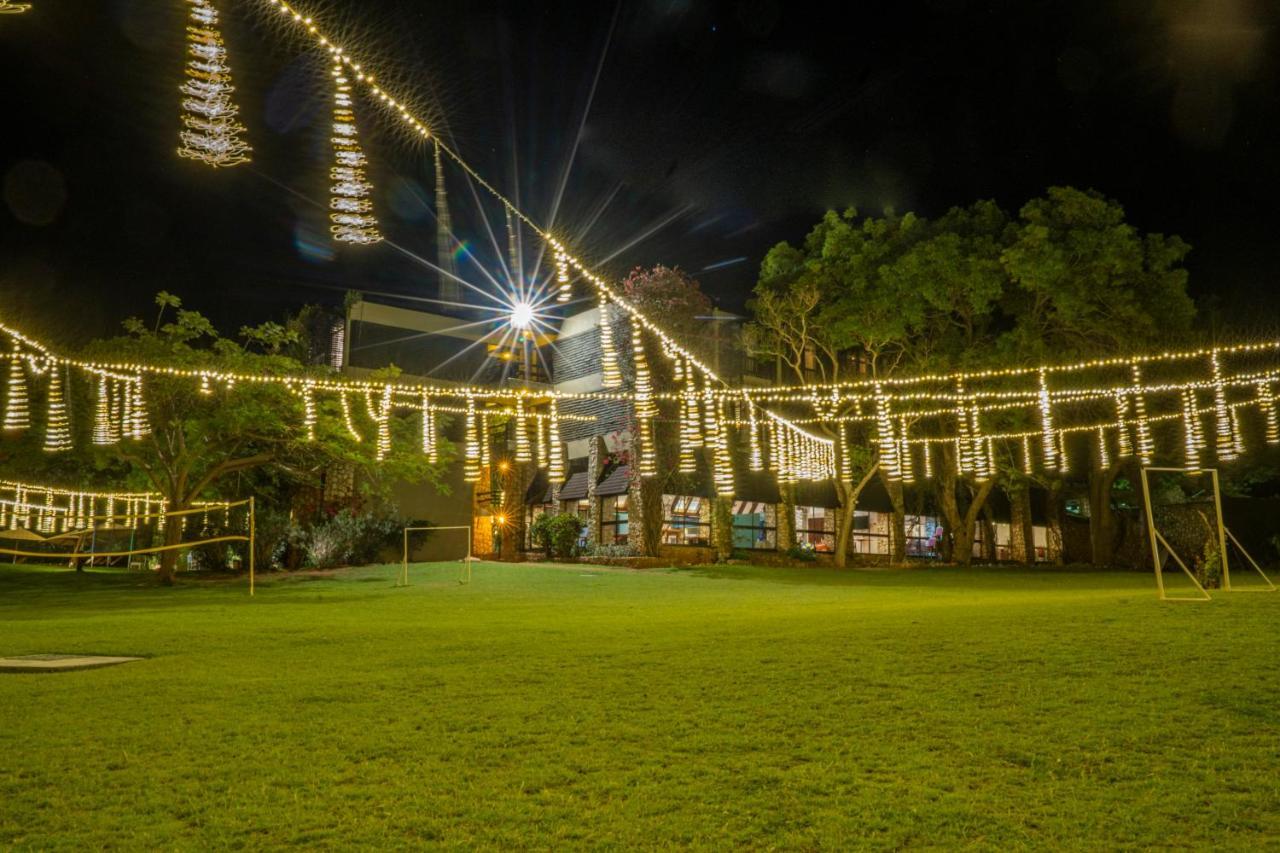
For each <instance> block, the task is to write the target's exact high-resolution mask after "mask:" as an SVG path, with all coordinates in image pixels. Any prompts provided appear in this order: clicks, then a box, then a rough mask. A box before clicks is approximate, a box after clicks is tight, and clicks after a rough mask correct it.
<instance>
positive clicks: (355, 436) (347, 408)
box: [338, 391, 425, 443]
mask: <svg viewBox="0 0 1280 853" xmlns="http://www.w3.org/2000/svg"><path fill="white" fill-rule="evenodd" d="M424 396H425V395H424ZM338 400H339V402H340V403H341V404H342V423H343V424H344V425H345V426H346V428H347V435H349V436H351V440H352V441H355V442H357V443H358V442H361V441H363V440H364V438H363V437H362V436H361V435H360V431H359V430H357V429H356V424H355V421H354V420H352V417H351V401H350V400H349V399H348V398H347V394H346V392H345V391H344V392H343V393H342V394H341V395H339V397H338Z"/></svg>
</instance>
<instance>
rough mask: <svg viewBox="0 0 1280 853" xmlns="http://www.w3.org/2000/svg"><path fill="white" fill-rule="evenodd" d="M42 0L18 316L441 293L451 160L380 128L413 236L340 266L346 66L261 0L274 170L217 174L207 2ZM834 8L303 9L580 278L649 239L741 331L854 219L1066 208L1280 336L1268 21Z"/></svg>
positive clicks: (45, 328) (264, 114)
mask: <svg viewBox="0 0 1280 853" xmlns="http://www.w3.org/2000/svg"><path fill="white" fill-rule="evenodd" d="M31 2H33V3H34V4H35V7H36V8H35V9H34V10H33V11H32V12H30V13H28V14H26V15H20V16H0V81H3V82H2V84H0V98H3V99H4V107H5V108H4V113H3V115H4V122H3V125H2V126H3V128H4V130H3V133H0V178H2V179H3V204H0V288H2V289H3V291H2V292H3V294H4V303H3V305H0V316H4V317H7V318H10V319H12V320H15V321H17V322H19V323H21V324H23V325H24V326H26V327H28V328H31V329H33V330H35V331H37V332H40V333H43V334H48V335H51V336H53V337H55V338H58V339H63V340H66V339H69V338H71V337H72V336H74V335H83V334H101V333H104V332H107V331H110V330H113V329H114V328H116V324H117V323H118V321H119V320H120V319H121V318H123V317H125V316H127V315H129V314H132V313H141V312H149V311H150V307H149V301H150V296H151V294H153V293H154V292H155V291H156V290H159V289H161V288H164V289H168V290H170V291H173V292H175V293H178V294H180V295H181V296H183V297H184V298H185V299H186V301H187V303H188V304H189V305H191V306H193V307H196V308H199V309H201V310H203V311H206V312H207V313H209V314H210V316H211V317H212V318H213V319H214V320H215V322H217V323H218V324H219V325H220V326H222V327H223V328H224V329H228V330H234V328H235V327H236V326H238V325H240V324H242V323H248V322H256V321H259V320H262V319H267V318H271V317H278V316H279V315H280V314H282V313H283V312H284V311H286V310H287V309H289V308H293V307H296V306H298V305H300V304H302V303H304V302H307V301H328V302H334V301H340V299H341V294H342V291H343V290H345V289H347V288H363V289H371V290H382V291H388V292H394V293H402V294H406V295H430V293H431V287H432V282H433V281H434V275H433V274H432V273H431V272H430V271H429V270H428V269H426V268H425V267H423V266H422V265H421V264H420V263H419V262H417V261H416V260H414V258H413V255H415V254H417V255H421V256H423V257H426V258H428V259H432V260H434V257H435V251H434V246H435V241H434V234H435V226H434V219H433V216H434V214H433V211H432V209H431V199H432V186H433V183H432V178H431V165H430V160H429V157H428V155H427V152H426V150H424V149H423V148H422V147H421V145H418V144H415V143H412V142H409V141H407V140H406V139H405V138H404V137H403V136H402V134H400V133H399V132H398V130H397V129H396V124H395V123H394V122H390V121H375V120H373V119H374V116H375V115H377V114H378V111H377V109H376V108H375V107H374V106H373V105H371V104H368V103H362V104H360V105H359V109H360V117H361V127H362V133H363V134H364V143H365V148H366V152H367V153H368V154H369V156H370V158H371V160H372V161H373V179H374V182H375V184H376V187H377V190H376V194H375V203H376V205H377V212H378V214H379V216H380V217H381V219H382V222H383V225H384V230H385V232H386V233H387V235H388V237H389V238H390V241H389V243H386V244H381V245H378V246H376V247H372V248H336V249H335V247H333V246H332V245H331V244H330V243H329V241H328V239H327V236H326V234H325V230H326V227H325V220H324V216H325V211H324V204H325V203H326V200H327V184H328V181H327V180H326V178H325V172H326V170H327V168H328V158H329V152H328V148H327V144H328V143H327V138H328V134H327V126H326V125H327V111H328V108H329V100H330V94H329V92H328V90H327V88H326V85H327V77H326V74H325V72H326V65H325V63H324V61H323V58H322V57H320V56H318V55H316V53H315V52H314V51H308V50H307V46H306V45H305V44H304V43H301V42H298V41H296V40H293V39H291V38H290V37H287V36H286V35H285V32H286V31H284V30H282V29H281V28H280V27H279V25H278V24H277V23H275V22H273V19H272V15H271V13H270V11H269V10H270V6H269V4H268V3H267V2H265V0H219V6H220V8H221V10H222V13H223V19H224V29H225V32H226V36H227V42H228V47H229V48H230V51H231V63H232V68H233V70H234V71H235V73H236V76H237V85H238V87H239V89H240V91H239V93H238V100H239V103H240V104H241V107H242V109H243V116H242V117H243V119H244V121H245V124H246V125H248V138H249V141H250V143H251V144H252V145H253V146H254V148H255V158H254V163H253V164H252V166H248V167H241V168H238V169H234V170H229V171H224V172H214V171H213V170H210V169H208V168H205V167H202V166H199V165H197V164H193V163H190V162H188V161H182V160H180V159H179V158H177V157H176V156H175V154H174V149H175V147H176V141H177V139H176V137H177V131H178V94H177V91H176V87H177V85H178V83H179V82H180V80H181V69H182V62H183V58H184V57H183V51H184V42H183V37H182V32H183V26H184V10H183V4H182V3H180V2H178V0H101V2H97V3H87V2H80V0H31ZM830 5H832V4H813V5H812V6H808V7H806V4H802V3H782V2H776V0H741V2H723V3H721V2H709V3H701V2H693V0H649V2H625V3H623V4H622V5H620V6H618V7H616V11H615V7H613V6H610V5H609V4H607V3H585V2H573V3H570V2H565V3H537V2H513V3H497V4H495V3H489V2H483V0H470V2H452V0H443V1H442V2H436V0H433V1H432V2H426V0H412V2H405V0H362V2H360V3H353V2H350V0H340V1H339V0H328V2H316V3H314V4H306V7H307V8H308V9H311V10H313V11H314V14H315V15H316V18H317V21H318V22H319V23H321V24H324V25H325V26H326V28H328V29H329V30H331V31H332V32H334V33H335V34H339V35H341V37H342V40H343V41H344V42H345V43H347V44H348V45H350V46H351V48H352V52H353V53H356V54H357V55H359V56H361V57H363V58H364V59H365V60H366V64H367V65H369V66H376V67H377V68H379V69H381V74H380V76H381V78H382V80H383V82H384V83H387V84H389V86H390V88H393V89H394V90H395V91H397V92H402V93H406V94H407V95H408V98H407V100H410V101H412V102H413V103H414V104H415V105H417V106H418V107H419V108H420V109H421V112H422V114H423V116H424V117H426V118H428V119H429V120H430V122H431V124H432V125H433V126H434V127H437V128H440V129H441V131H442V133H443V135H444V136H445V138H447V139H451V140H452V141H453V142H454V143H455V145H456V147H457V148H458V149H459V150H460V151H461V152H462V154H463V155H464V156H465V157H466V158H467V159H468V160H470V161H471V162H472V163H473V164H474V165H475V166H476V167H477V168H478V169H479V170H480V171H481V172H482V173H483V174H485V175H486V176H487V177H489V178H490V179H491V180H492V181H493V183H495V184H496V185H497V186H499V187H500V188H501V189H503V190H504V191H506V192H508V193H512V192H515V191H517V189H518V192H519V198H520V201H521V206H522V207H524V208H525V209H526V210H527V211H528V212H529V213H530V214H532V215H533V216H534V217H535V218H536V219H538V220H540V221H541V222H543V223H546V222H548V221H550V220H551V218H552V214H553V211H554V212H555V223H556V225H557V226H558V228H557V230H558V231H560V232H561V233H563V234H564V235H565V236H566V237H567V238H569V240H570V241H572V242H573V243H574V244H575V245H577V246H578V247H579V248H580V249H581V250H582V253H583V254H584V255H585V256H587V257H591V258H595V259H603V258H608V257H610V256H613V255H615V254H616V253H618V251H619V250H620V249H623V248H624V247H626V246H628V245H629V244H632V243H634V245H631V247H630V248H629V249H626V250H625V251H622V252H621V254H617V256H616V257H613V258H612V260H610V261H609V262H608V263H607V264H606V265H605V267H604V268H605V269H606V271H609V272H611V273H613V274H615V275H617V274H621V273H623V272H625V270H626V269H627V268H628V267H630V266H632V265H635V264H653V263H667V264H679V265H681V266H682V267H684V268H685V269H687V270H689V271H691V272H693V273H695V274H696V275H698V276H699V277H700V278H701V280H702V281H703V284H704V286H705V287H706V289H707V290H708V291H710V292H711V293H712V294H714V295H715V296H716V297H718V298H719V299H720V300H721V302H722V304H723V305H724V306H725V307H727V308H731V309H732V308H738V307H740V306H741V304H742V302H743V300H744V299H745V296H746V294H747V292H748V291H749V290H750V288H751V286H752V284H753V283H754V278H755V273H756V270H757V268H758V265H759V261H760V259H761V257H762V255H763V253H764V251H765V250H766V249H767V248H768V247H769V246H770V245H772V244H773V243H775V242H777V241H779V240H792V241H796V240H799V239H801V238H802V237H803V235H804V233H805V232H806V231H807V230H808V228H809V227H810V226H811V225H812V224H813V222H814V221H816V219H817V217H818V216H819V215H820V214H821V212H822V210H823V209H824V208H826V207H828V206H836V207H844V206H846V205H849V204H856V205H857V206H858V207H859V208H860V209H861V210H863V211H864V212H872V213H876V212H879V211H880V210H882V209H883V208H884V207H885V206H887V205H888V206H892V207H894V208H896V209H897V210H899V211H905V210H916V211H918V212H920V213H921V214H924V215H935V214H938V213H941V212H942V211H944V210H945V209H946V208H947V207H949V206H951V205H955V204H967V203H969V202H971V201H973V200H975V199H978V198H994V199H996V200H997V201H998V202H1000V203H1001V204H1002V205H1004V206H1005V207H1007V208H1010V209H1016V208H1017V207H1018V206H1019V205H1020V204H1021V203H1023V202H1024V201H1026V200H1027V199H1028V198H1030V197H1033V196H1035V195H1037V194H1039V193H1041V192H1042V191H1043V190H1044V188H1045V187H1047V186H1050V185H1054V184H1074V185H1077V186H1085V187H1094V188H1096V189H1098V190H1101V191H1102V192H1104V193H1106V194H1107V195H1109V196H1112V197H1114V198H1116V199H1118V200H1120V201H1121V202H1122V203H1123V204H1124V205H1125V207H1126V209H1127V210H1128V213H1129V218H1130V220H1131V221H1132V222H1133V223H1134V224H1136V225H1137V226H1138V227H1140V228H1142V229H1145V230H1151V231H1161V232H1166V233H1177V234H1180V235H1181V236H1182V237H1183V238H1184V239H1186V240H1187V241H1188V242H1189V243H1191V244H1192V246H1193V247H1194V248H1193V254H1192V256H1191V259H1190V261H1189V265H1190V268H1191V271H1192V281H1193V285H1192V287H1193V290H1194V291H1195V292H1196V293H1197V294H1198V295H1202V296H1203V295H1205V294H1215V295H1216V296H1217V297H1218V298H1220V299H1221V300H1222V301H1223V302H1224V304H1226V305H1227V306H1228V307H1236V308H1239V307H1241V306H1246V307H1247V306H1251V305H1252V304H1253V301H1254V300H1255V299H1258V298H1259V297H1260V298H1261V299H1262V302H1263V309H1264V310H1261V311H1256V310H1255V311H1254V312H1253V313H1252V314H1251V315H1250V316H1252V317H1253V318H1254V319H1255V320H1256V324H1257V325H1258V326H1263V325H1265V322H1266V321H1267V320H1268V319H1269V318H1270V317H1271V316H1273V315H1274V314H1275V313H1276V312H1275V311H1274V310H1273V309H1271V308H1270V307H1269V306H1267V304H1266V303H1268V302H1269V303H1280V299H1278V298H1277V297H1275V296H1273V295H1272V293H1273V291H1274V284H1273V279H1274V270H1275V269H1276V268H1277V262H1280V242H1278V241H1277V240H1276V237H1275V235H1276V233H1277V227H1278V226H1280V216H1278V215H1277V214H1276V213H1275V210H1276V206H1277V198H1278V197H1280V193H1278V192H1277V191H1278V190H1280V158H1278V157H1277V151H1280V138H1278V137H1280V106H1277V97H1276V92H1277V91H1280V85H1278V84H1280V79H1278V78H1280V66H1278V64H1277V57H1278V53H1277V51H1278V49H1280V45H1278V44H1277V35H1276V26H1277V24H1278V23H1280V13H1278V12H1277V7H1276V4H1264V3H1261V2H1259V3H1256V4H1251V3H1249V2H1245V0H1193V1H1192V2H1152V1H1151V0H1130V1H1128V2H1112V1H1111V0H1100V2H1082V1H1081V2H1036V3H1027V2H1025V0H1011V2H1007V3H992V2H961V0H955V2H941V0H938V1H937V2H916V3H911V2H902V3H880V4H866V3H859V4H847V5H848V6H849V7H850V10H851V11H850V15H849V17H848V18H840V17H834V16H832V14H831V13H830V12H829V11H824V9H825V8H827V7H829V6H830ZM606 48H607V49H606ZM602 57H603V61H602ZM597 68H599V75H598V77H597V73H596V72H597ZM588 104H589V105H590V108H589V109H588ZM575 143H576V145H575ZM570 162H572V168H571V169H569V171H568V174H567V180H564V183H563V187H564V189H563V194H561V193H560V187H561V184H562V180H563V179H564V176H565V170H566V167H567V166H568V164H569V163H570ZM449 178H450V198H451V202H452V206H453V210H454V216H455V219H456V220H457V223H458V225H459V231H460V234H459V236H460V237H464V238H466V239H468V240H469V241H470V242H471V244H472V246H473V248H474V251H475V252H476V256H477V257H478V258H479V259H480V260H481V262H485V261H486V259H490V258H491V256H492V254H493V253H492V251H491V250H490V249H489V248H488V246H489V237H488V235H487V233H486V230H485V228H484V227H483V225H482V219H481V217H480V215H479V211H480V210H481V208H479V207H477V205H476V204H475V202H474V201H473V200H472V196H471V192H470V189H469V188H468V185H467V184H466V183H465V182H464V181H463V179H462V178H461V176H460V175H459V173H458V172H456V171H452V172H451V173H450V175H449ZM558 196H559V197H561V201H560V203H559V204H558V205H557V204H556V199H557V197H558ZM483 209H484V210H485V211H486V212H487V213H488V214H489V215H490V216H491V217H492V221H493V225H494V228H495V234H496V236H497V238H498V241H499V242H501V241H502V240H503V236H502V230H501V225H502V222H501V220H500V219H498V218H496V216H495V214H496V210H495V209H494V208H492V207H491V206H489V207H485V208H483ZM589 223H594V224H591V225H590V227H589V228H588V224H589ZM662 223H666V224H665V225H663V226H662V227H657V226H659V225H662ZM650 231H652V232H653V233H652V234H651V235H650V236H648V237H647V238H646V239H643V240H639V241H638V242H636V241H637V238H640V237H642V236H643V235H645V234H646V233H648V232H650ZM391 244H394V245H391ZM530 255H532V251H530ZM489 265H490V266H493V264H492V262H491V261H489ZM467 275H468V278H469V279H471V280H474V281H476V282H477V283H479V284H480V285H481V286H482V287H486V288H489V289H491V286H490V285H486V284H484V280H483V278H482V276H481V274H480V273H479V272H478V270H476V269H474V268H471V269H470V270H469V271H468V272H467ZM1240 313H1244V312H1243V311H1242V312H1240Z"/></svg>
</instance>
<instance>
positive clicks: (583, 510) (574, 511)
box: [560, 498, 591, 547]
mask: <svg viewBox="0 0 1280 853" xmlns="http://www.w3.org/2000/svg"><path fill="white" fill-rule="evenodd" d="M560 504H561V507H562V509H561V510H560V511H561V512H567V513H569V515H576V516H577V517H578V518H580V519H582V533H580V534H579V535H578V544H579V545H580V546H584V547H585V546H586V544H587V542H588V541H589V538H590V536H591V501H589V500H587V499H586V498H582V499H581V500H576V501H561V502H560Z"/></svg>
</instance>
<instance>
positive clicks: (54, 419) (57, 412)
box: [44, 365, 71, 453]
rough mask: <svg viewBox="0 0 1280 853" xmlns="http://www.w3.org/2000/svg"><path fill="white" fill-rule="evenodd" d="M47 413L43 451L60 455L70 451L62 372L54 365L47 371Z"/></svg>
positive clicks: (68, 421)
mask: <svg viewBox="0 0 1280 853" xmlns="http://www.w3.org/2000/svg"><path fill="white" fill-rule="evenodd" d="M48 406H49V413H48V417H47V419H46V420H45V425H44V449H45V452H47V453H61V452H63V451H65V450H70V449H71V422H70V420H69V419H68V417H67V401H66V398H65V397H64V396H63V391H62V370H61V369H60V368H59V367H58V366H57V365H54V367H53V369H52V370H50V371H49V401H48Z"/></svg>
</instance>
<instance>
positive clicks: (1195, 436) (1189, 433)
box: [1182, 388, 1205, 468]
mask: <svg viewBox="0 0 1280 853" xmlns="http://www.w3.org/2000/svg"><path fill="white" fill-rule="evenodd" d="M1182 437H1183V450H1184V453H1185V456H1184V459H1185V462H1184V464H1185V465H1186V467H1188V468H1199V467H1200V466H1201V465H1202V464H1203V462H1202V459H1201V453H1202V452H1203V450H1204V448H1205V442H1204V433H1203V431H1202V430H1201V427H1200V412H1199V408H1198V407H1197V404H1196V394H1195V391H1193V390H1191V389H1190V388H1188V389H1186V390H1184V391H1183V392H1182Z"/></svg>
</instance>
